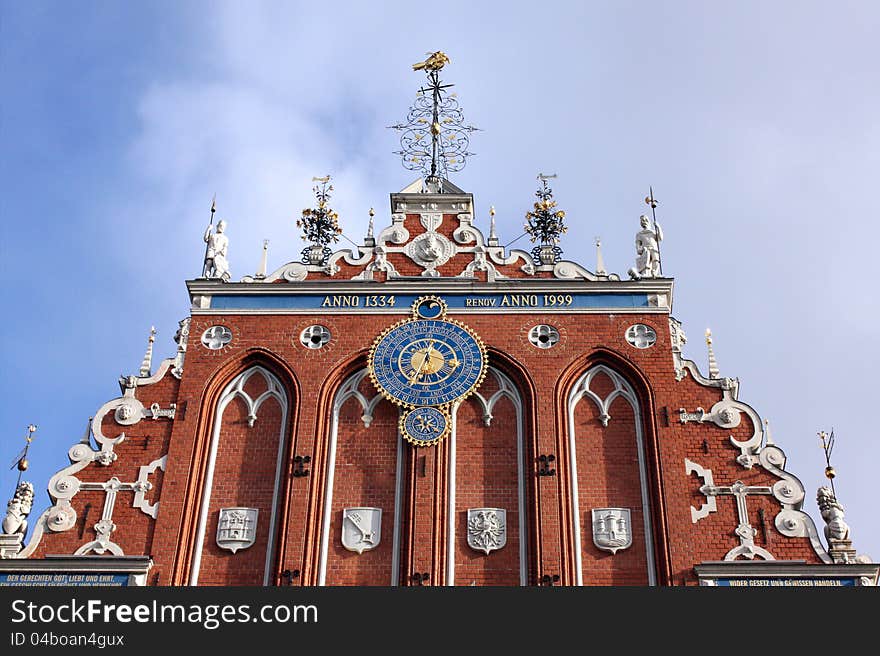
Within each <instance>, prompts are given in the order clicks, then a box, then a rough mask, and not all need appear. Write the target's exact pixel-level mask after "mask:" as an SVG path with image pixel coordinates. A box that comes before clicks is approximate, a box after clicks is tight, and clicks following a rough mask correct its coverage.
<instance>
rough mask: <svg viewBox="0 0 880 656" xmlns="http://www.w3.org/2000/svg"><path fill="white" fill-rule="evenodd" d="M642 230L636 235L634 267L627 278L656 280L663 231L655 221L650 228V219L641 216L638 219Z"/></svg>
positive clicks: (658, 271) (658, 273) (658, 274)
mask: <svg viewBox="0 0 880 656" xmlns="http://www.w3.org/2000/svg"><path fill="white" fill-rule="evenodd" d="M639 222H640V223H641V226H642V229H641V230H639V231H638V232H637V233H636V265H635V267H634V268H632V269H630V270H629V277H630V278H633V279H636V280H637V279H639V278H657V277H659V276H660V242H661V241H663V230H661V228H660V224H659V223H657V222H656V221H655V222H654V226H653V227H652V226H651V219H649V218H648V217H647V216H645V215H644V214H642V216H641V217H639Z"/></svg>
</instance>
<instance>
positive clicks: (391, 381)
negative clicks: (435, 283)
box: [368, 296, 486, 445]
mask: <svg viewBox="0 0 880 656" xmlns="http://www.w3.org/2000/svg"><path fill="white" fill-rule="evenodd" d="M445 315H446V304H445V303H444V302H443V301H442V300H441V299H439V298H437V297H433V296H423V297H421V298H419V299H418V300H416V302H415V303H414V304H413V316H412V318H410V319H405V320H403V321H401V322H398V323H397V324H394V325H393V326H391V327H390V328H388V329H387V330H386V331H385V332H383V333H382V334H381V335H379V337H377V338H376V341H375V342H374V343H373V347H372V349H371V350H370V356H369V360H368V368H369V371H370V377H371V378H372V379H373V383H374V384H375V385H376V388H377V389H378V390H379V391H380V392H381V393H382V394H383V395H384V396H385V397H386V398H388V399H389V400H391V401H392V402H393V403H396V404H398V405H402V406H404V407H406V408H415V410H412V411H411V412H408V413H405V414H404V416H403V418H402V419H401V432H402V433H403V435H404V437H406V438H407V439H408V440H410V441H411V442H413V443H414V444H418V445H426V444H433V443H436V442H437V441H438V440H440V439H441V438H442V437H444V436H445V435H446V433H447V432H448V426H449V421H448V419H447V418H448V416H449V410H448V406H449V405H450V404H452V403H453V402H455V401H459V400H461V399H464V398H465V397H467V396H468V395H469V394H470V393H471V392H473V391H474V390H475V389H476V388H477V387H478V386H479V384H480V382H481V381H482V380H483V376H484V375H485V370H486V349H485V347H484V346H483V343H482V341H480V338H479V337H477V335H476V334H475V333H474V332H473V331H472V330H471V329H470V328H468V327H467V326H465V325H464V324H461V323H459V322H457V321H453V320H451V319H446V318H445Z"/></svg>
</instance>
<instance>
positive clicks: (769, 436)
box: [764, 419, 776, 446]
mask: <svg viewBox="0 0 880 656" xmlns="http://www.w3.org/2000/svg"><path fill="white" fill-rule="evenodd" d="M764 444H765V445H766V446H771V445H774V444H776V443H775V442H774V441H773V435H772V434H771V433H770V420H769V419H765V420H764Z"/></svg>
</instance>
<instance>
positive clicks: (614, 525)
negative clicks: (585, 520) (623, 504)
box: [593, 508, 632, 553]
mask: <svg viewBox="0 0 880 656" xmlns="http://www.w3.org/2000/svg"><path fill="white" fill-rule="evenodd" d="M593 544H595V545H596V546H597V547H599V548H600V549H602V550H603V551H610V552H611V553H617V552H618V551H619V550H620V549H626V548H628V547H629V546H630V545H631V544H632V529H631V524H630V511H629V508H593Z"/></svg>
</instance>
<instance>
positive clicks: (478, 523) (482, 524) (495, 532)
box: [467, 508, 507, 555]
mask: <svg viewBox="0 0 880 656" xmlns="http://www.w3.org/2000/svg"><path fill="white" fill-rule="evenodd" d="M467 512H468V514H467V540H468V546H469V547H470V548H471V549H476V550H477V551H482V552H484V553H485V554H486V555H488V554H489V552H490V551H494V550H495V549H500V548H501V547H503V546H504V545H505V544H507V511H506V510H504V509H503V508H468V511H467Z"/></svg>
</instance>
